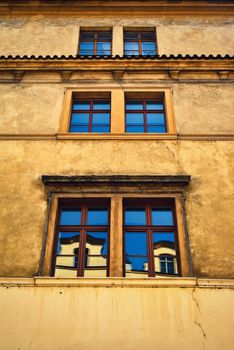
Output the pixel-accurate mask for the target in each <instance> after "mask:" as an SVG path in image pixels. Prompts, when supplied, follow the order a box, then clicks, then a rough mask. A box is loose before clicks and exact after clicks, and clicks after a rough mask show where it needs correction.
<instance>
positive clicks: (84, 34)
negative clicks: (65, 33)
mask: <svg viewBox="0 0 234 350" xmlns="http://www.w3.org/2000/svg"><path fill="white" fill-rule="evenodd" d="M94 34H95V33H94V32H83V31H81V33H80V37H81V39H91V40H94Z"/></svg>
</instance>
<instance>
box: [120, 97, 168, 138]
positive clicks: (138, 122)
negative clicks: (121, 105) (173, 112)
mask: <svg viewBox="0 0 234 350" xmlns="http://www.w3.org/2000/svg"><path fill="white" fill-rule="evenodd" d="M125 115H126V132H128V133H165V132H166V131H167V130H166V118H165V108H164V101H163V98H162V97H161V98H160V97H159V98H157V97H155V98H128V97H127V98H126V100H125Z"/></svg>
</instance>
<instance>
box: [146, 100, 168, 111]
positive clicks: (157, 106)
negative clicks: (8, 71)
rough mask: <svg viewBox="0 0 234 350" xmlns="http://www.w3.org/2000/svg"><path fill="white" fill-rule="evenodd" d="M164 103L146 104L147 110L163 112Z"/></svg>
mask: <svg viewBox="0 0 234 350" xmlns="http://www.w3.org/2000/svg"><path fill="white" fill-rule="evenodd" d="M163 107H164V105H163V103H161V102H154V101H147V102H146V109H147V110H154V111H155V110H160V111H161V110H163Z"/></svg>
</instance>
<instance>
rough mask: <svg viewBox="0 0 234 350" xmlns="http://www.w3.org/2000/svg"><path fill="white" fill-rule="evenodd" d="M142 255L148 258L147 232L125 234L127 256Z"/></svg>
mask: <svg viewBox="0 0 234 350" xmlns="http://www.w3.org/2000/svg"><path fill="white" fill-rule="evenodd" d="M127 255H142V256H145V257H147V240H146V233H145V232H126V233H125V256H127Z"/></svg>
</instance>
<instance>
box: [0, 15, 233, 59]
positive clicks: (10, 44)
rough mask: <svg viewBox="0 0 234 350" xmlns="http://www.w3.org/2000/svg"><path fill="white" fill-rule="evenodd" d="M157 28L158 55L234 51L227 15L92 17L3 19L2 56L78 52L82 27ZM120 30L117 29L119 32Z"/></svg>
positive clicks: (231, 24) (226, 52) (0, 49)
mask: <svg viewBox="0 0 234 350" xmlns="http://www.w3.org/2000/svg"><path fill="white" fill-rule="evenodd" d="M80 26H81V27H86V26H87V27H88V26H92V27H98V26H99V27H103V26H107V27H110V28H111V27H112V26H123V27H131V26H132V27H135V26H136V27H137V26H138V27H156V30H157V41H158V47H159V54H164V53H165V54H168V55H169V54H175V55H177V54H191V55H193V54H206V55H208V54H213V55H217V54H222V55H225V54H231V55H232V54H233V49H234V36H233V35H231V33H233V30H234V22H233V19H232V18H231V17H230V19H228V18H223V19H222V18H220V19H219V18H215V20H214V18H209V17H208V16H206V18H197V19H196V18H187V19H184V18H176V17H175V18H173V19H167V18H166V17H161V18H155V17H152V18H150V17H149V16H147V18H142V17H137V16H135V17H134V18H132V16H129V15H125V18H124V19H123V18H122V17H118V16H115V17H113V18H111V17H107V18H105V17H103V18H97V17H94V16H91V17H81V18H74V17H57V18H53V17H43V16H33V17H25V18H24V17H18V18H9V19H8V18H0V52H1V55H76V53H77V47H78V35H79V27H80ZM116 33H117V32H116Z"/></svg>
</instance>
